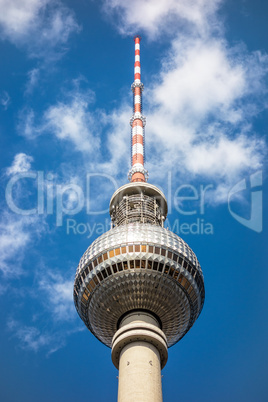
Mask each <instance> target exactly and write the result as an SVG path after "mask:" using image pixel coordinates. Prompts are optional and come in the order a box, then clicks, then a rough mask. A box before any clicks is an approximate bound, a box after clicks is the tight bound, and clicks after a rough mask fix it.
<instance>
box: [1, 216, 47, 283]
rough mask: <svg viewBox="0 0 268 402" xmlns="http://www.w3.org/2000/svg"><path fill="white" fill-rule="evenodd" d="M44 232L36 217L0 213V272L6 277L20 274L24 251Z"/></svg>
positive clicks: (41, 223)
mask: <svg viewBox="0 0 268 402" xmlns="http://www.w3.org/2000/svg"><path fill="white" fill-rule="evenodd" d="M43 230H44V223H43V222H42V221H41V219H40V217H39V216H38V215H32V216H22V215H15V214H12V213H2V219H1V221H0V271H2V273H3V274H4V275H6V276H10V275H13V276H16V275H20V274H22V272H23V271H22V261H23V258H24V254H25V251H26V249H28V248H29V247H31V246H33V244H34V243H35V241H36V238H38V236H39V235H40V233H41V232H42V231H43Z"/></svg>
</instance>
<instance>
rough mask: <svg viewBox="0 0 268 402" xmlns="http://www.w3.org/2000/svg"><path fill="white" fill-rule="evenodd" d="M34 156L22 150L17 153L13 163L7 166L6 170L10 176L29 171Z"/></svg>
mask: <svg viewBox="0 0 268 402" xmlns="http://www.w3.org/2000/svg"><path fill="white" fill-rule="evenodd" d="M32 162H33V157H32V156H30V155H26V154H25V153H23V152H21V153H19V154H16V155H15V157H14V160H13V162H12V165H11V166H10V167H9V168H7V170H6V172H7V175H8V176H11V175H15V174H17V173H22V172H28V171H29V170H30V169H31V164H32Z"/></svg>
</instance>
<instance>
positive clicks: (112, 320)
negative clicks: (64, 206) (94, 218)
mask: <svg viewBox="0 0 268 402" xmlns="http://www.w3.org/2000/svg"><path fill="white" fill-rule="evenodd" d="M110 214H111V218H112V223H113V226H114V227H113V228H112V229H111V230H109V231H108V232H106V233H104V234H103V235H101V236H100V237H98V238H97V239H96V240H95V241H94V242H93V243H92V244H91V245H90V246H89V248H88V249H87V250H86V252H85V253H84V255H83V257H82V258H81V260H80V263H79V265H78V268H77V272H76V277H75V285H74V300H75V305H76V309H77V311H78V314H79V315H80V317H81V318H82V320H83V321H84V323H85V324H86V326H87V327H88V329H89V330H90V331H91V332H92V333H93V334H94V335H95V336H96V337H97V338H98V339H99V340H100V341H101V342H103V343H104V344H105V345H107V346H109V347H111V346H112V338H113V336H114V334H115V332H116V331H117V330H118V328H119V325H120V322H121V321H122V319H123V318H124V317H125V315H126V314H127V313H129V312H132V311H145V312H149V313H151V314H152V315H153V316H154V317H156V319H157V320H158V322H159V324H160V328H161V329H162V330H163V332H164V333H165V335H166V338H167V345H168V346H172V345H174V344H175V343H176V342H177V341H179V340H180V339H181V338H182V337H183V336H184V335H185V334H186V332H187V331H188V330H189V329H190V328H191V326H192V325H193V323H194V322H195V320H196V319H197V317H198V316H199V314H200V312H201V310H202V307H203V303H204V296H205V292H204V280H203V274H202V271H201V267H200V264H199V262H198V260H197V258H196V255H195V254H194V252H193V251H192V250H191V248H190V247H189V246H188V245H187V244H186V243H185V241H183V240H182V239H181V238H180V237H179V236H177V235H176V234H175V233H172V232H171V231H169V230H168V229H165V228H164V227H163V222H164V219H165V218H166V215H167V202H166V199H165V197H164V195H163V193H162V192H161V191H160V190H159V189H158V188H157V187H155V186H153V185H150V184H148V183H143V182H140V183H135V182H134V183H129V184H126V185H124V186H122V187H121V188H119V189H118V190H117V191H116V192H115V193H114V194H113V196H112V198H111V202H110Z"/></svg>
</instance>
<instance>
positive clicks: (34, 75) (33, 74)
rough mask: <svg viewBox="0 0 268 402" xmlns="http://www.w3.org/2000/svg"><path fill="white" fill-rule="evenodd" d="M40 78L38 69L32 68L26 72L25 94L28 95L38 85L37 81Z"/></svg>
mask: <svg viewBox="0 0 268 402" xmlns="http://www.w3.org/2000/svg"><path fill="white" fill-rule="evenodd" d="M39 77H40V69H39V68H33V69H32V70H30V71H29V72H28V82H27V84H26V89H25V93H26V94H30V93H31V92H32V90H33V88H34V87H35V86H36V85H37V84H38V80H39Z"/></svg>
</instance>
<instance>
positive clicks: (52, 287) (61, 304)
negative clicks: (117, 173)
mask: <svg viewBox="0 0 268 402" xmlns="http://www.w3.org/2000/svg"><path fill="white" fill-rule="evenodd" d="M38 287H39V290H40V292H43V293H44V294H45V296H44V300H45V306H46V308H47V309H48V310H49V311H50V313H51V315H52V317H53V319H54V320H56V321H58V320H60V321H70V320H72V319H74V318H76V312H75V308H74V302H73V278H71V279H66V278H64V277H63V276H62V275H61V274H60V273H55V272H52V271H47V270H46V272H45V273H44V274H43V275H42V276H41V279H40V276H38Z"/></svg>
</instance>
